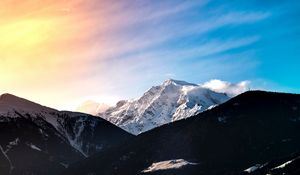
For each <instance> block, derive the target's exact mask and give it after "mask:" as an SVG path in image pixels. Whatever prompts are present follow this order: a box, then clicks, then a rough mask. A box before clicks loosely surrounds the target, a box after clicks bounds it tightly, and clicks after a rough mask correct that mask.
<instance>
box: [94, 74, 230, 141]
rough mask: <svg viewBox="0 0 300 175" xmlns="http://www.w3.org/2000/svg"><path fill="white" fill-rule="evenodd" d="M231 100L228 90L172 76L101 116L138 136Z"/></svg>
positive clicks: (120, 102)
mask: <svg viewBox="0 0 300 175" xmlns="http://www.w3.org/2000/svg"><path fill="white" fill-rule="evenodd" d="M228 99H229V97H228V96H227V95H226V94H225V93H217V92H214V91H212V90H210V89H208V88H203V87H202V86H200V85H196V84H192V83H187V82H185V81H178V80H172V79H170V80H167V81H165V82H164V83H163V84H162V85H160V86H153V87H152V88H150V89H149V90H148V91H147V92H146V93H144V94H143V96H142V97H140V98H139V99H135V100H128V101H125V100H123V101H119V102H118V103H117V104H116V106H115V107H112V108H109V109H107V110H106V111H105V112H104V113H100V114H99V116H100V117H102V118H104V119H106V120H108V121H110V122H112V123H114V124H115V125H117V126H119V127H121V128H123V129H124V130H126V131H128V132H130V133H132V134H135V135H137V134H140V133H142V132H145V131H148V130H150V129H153V128H156V127H158V126H161V125H163V124H167V123H170V122H173V121H176V120H180V119H184V118H188V117H190V116H193V115H196V114H198V113H200V112H203V111H205V110H207V109H211V108H213V107H215V106H216V105H218V104H221V103H223V102H225V101H227V100H228Z"/></svg>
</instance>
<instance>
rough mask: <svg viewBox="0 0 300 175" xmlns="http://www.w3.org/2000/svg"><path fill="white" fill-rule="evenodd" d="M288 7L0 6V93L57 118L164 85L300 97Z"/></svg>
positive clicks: (255, 0)
mask: <svg viewBox="0 0 300 175" xmlns="http://www.w3.org/2000/svg"><path fill="white" fill-rule="evenodd" d="M299 19H300V1H297V0H287V1H280V0H269V1H259V0H249V1H235V0H233V1H225V0H223V1H222V0H190V1H185V0H119V1H117V0H111V1H106V0H89V1H85V0H43V1H38V0H1V2H0V93H12V94H15V95H18V96H21V97H24V98H27V99H30V100H33V101H35V102H38V103H41V104H43V105H47V106H50V107H54V108H57V109H60V110H74V109H75V108H76V106H78V105H79V104H80V103H82V102H83V101H85V100H94V101H97V102H104V103H107V104H109V105H113V104H114V103H115V102H117V101H118V100H121V99H129V98H136V97H139V96H141V95H142V94H143V92H145V91H146V90H147V89H149V88H150V87H151V86H153V85H158V84H161V83H162V82H163V81H164V80H166V79H169V78H172V79H178V80H185V81H188V82H191V83H199V84H205V82H206V84H207V83H209V82H216V81H215V80H222V81H226V82H227V83H228V82H232V83H236V84H239V83H242V82H248V83H247V85H248V86H249V88H251V89H264V90H271V91H282V92H291V93H300V83H299V82H300V76H299V75H300V69H299V66H300V58H299V56H300V22H299Z"/></svg>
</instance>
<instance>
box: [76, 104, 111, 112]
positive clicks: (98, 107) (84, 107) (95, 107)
mask: <svg viewBox="0 0 300 175" xmlns="http://www.w3.org/2000/svg"><path fill="white" fill-rule="evenodd" d="M108 108H109V106H108V105H106V104H104V103H97V102H94V101H91V100H89V101H85V102H84V103H82V104H81V105H80V106H78V107H77V109H76V111H78V112H83V113H87V114H91V115H96V114H99V113H102V112H105V111H106V110H107V109H108Z"/></svg>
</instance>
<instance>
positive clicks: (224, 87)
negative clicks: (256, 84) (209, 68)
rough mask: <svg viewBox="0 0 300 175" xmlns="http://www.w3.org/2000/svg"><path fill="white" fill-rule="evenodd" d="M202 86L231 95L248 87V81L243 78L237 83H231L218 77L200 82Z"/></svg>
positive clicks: (239, 92)
mask: <svg viewBox="0 0 300 175" xmlns="http://www.w3.org/2000/svg"><path fill="white" fill-rule="evenodd" d="M202 87H205V88H208V89H211V90H213V91H216V92H221V93H226V94H228V95H229V96H231V97H234V96H236V95H239V94H241V93H243V92H245V91H247V90H249V88H250V81H248V80H245V81H241V82H239V83H231V82H227V81H222V80H218V79H213V80H210V81H208V82H205V83H204V84H202Z"/></svg>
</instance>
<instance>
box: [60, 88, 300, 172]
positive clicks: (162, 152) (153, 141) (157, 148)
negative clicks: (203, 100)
mask: <svg viewBox="0 0 300 175" xmlns="http://www.w3.org/2000/svg"><path fill="white" fill-rule="evenodd" d="M299 150H300V95H295V94H284V93H272V92H263V91H250V92H246V93H244V94H241V95H239V96H237V97H235V98H233V99H231V100H229V101H228V102H226V103H224V104H222V105H220V106H218V107H216V108H214V109H212V110H209V111H206V112H204V113H201V114H199V115H197V116H194V117H191V118H189V119H186V120H181V121H178V122H174V123H172V124H169V125H164V126H162V127H159V128H156V129H154V130H151V131H149V132H146V133H144V134H141V135H139V136H138V137H137V139H136V140H135V141H134V142H132V143H131V144H128V145H122V146H121V147H118V148H116V149H110V150H108V151H106V152H105V153H101V154H98V155H95V156H92V157H90V158H88V159H87V160H85V161H82V162H79V163H76V164H74V165H72V166H71V167H69V168H68V171H66V172H65V174H66V175H67V174H74V175H76V174H78V175H79V174H80V175H84V174H99V175H100V174H101V175H105V174H118V175H123V174H124V175H127V174H128V175H134V174H141V171H143V170H145V169H146V168H147V167H149V166H150V165H151V164H152V163H155V162H160V161H165V160H171V159H184V160H186V161H189V162H193V163H197V165H195V164H193V165H188V166H185V167H184V168H181V169H176V170H166V171H156V172H152V173H149V174H184V175H187V174H197V175H198V174H205V175H208V174H222V175H223V174H231V173H239V172H241V171H243V170H245V169H246V168H249V167H251V166H253V165H255V164H263V163H265V162H268V161H270V160H273V159H277V158H280V157H282V156H285V155H289V154H291V153H294V152H298V151H299Z"/></svg>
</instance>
